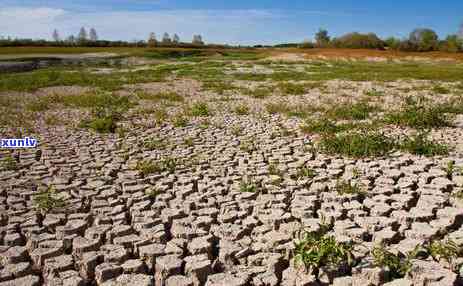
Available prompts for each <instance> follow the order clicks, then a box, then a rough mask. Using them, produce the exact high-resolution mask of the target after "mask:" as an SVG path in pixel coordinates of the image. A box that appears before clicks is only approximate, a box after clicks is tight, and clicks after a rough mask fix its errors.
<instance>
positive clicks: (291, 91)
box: [278, 82, 305, 95]
mask: <svg viewBox="0 0 463 286" xmlns="http://www.w3.org/2000/svg"><path fill="white" fill-rule="evenodd" d="M278 88H279V89H280V90H281V92H282V93H283V94H284V95H302V94H304V93H305V86H304V85H303V84H295V83H291V82H282V83H280V84H279V85H278Z"/></svg>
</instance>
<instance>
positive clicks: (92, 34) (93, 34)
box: [90, 28, 98, 42]
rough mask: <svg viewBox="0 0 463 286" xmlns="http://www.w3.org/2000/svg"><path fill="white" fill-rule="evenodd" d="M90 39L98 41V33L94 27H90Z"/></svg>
mask: <svg viewBox="0 0 463 286" xmlns="http://www.w3.org/2000/svg"><path fill="white" fill-rule="evenodd" d="M90 41H92V42H96V41H98V34H97V33H96V30H95V29H94V28H91V29H90Z"/></svg>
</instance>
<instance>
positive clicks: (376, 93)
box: [365, 88, 384, 97]
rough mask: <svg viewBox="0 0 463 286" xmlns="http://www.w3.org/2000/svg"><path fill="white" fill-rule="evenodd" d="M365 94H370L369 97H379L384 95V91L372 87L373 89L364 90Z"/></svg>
mask: <svg viewBox="0 0 463 286" xmlns="http://www.w3.org/2000/svg"><path fill="white" fill-rule="evenodd" d="M365 95H366V96H370V97H381V96H384V92H382V91H379V90H377V89H375V88H373V89H370V90H367V91H365Z"/></svg>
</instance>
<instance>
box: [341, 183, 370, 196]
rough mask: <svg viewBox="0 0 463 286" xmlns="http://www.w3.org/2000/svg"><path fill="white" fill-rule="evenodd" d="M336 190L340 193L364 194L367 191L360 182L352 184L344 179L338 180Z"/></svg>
mask: <svg viewBox="0 0 463 286" xmlns="http://www.w3.org/2000/svg"><path fill="white" fill-rule="evenodd" d="M334 190H335V191H336V192H337V193H338V194H340V195H355V194H360V195H363V194H364V193H365V191H364V190H363V189H362V188H361V187H360V185H359V184H357V183H354V184H352V183H351V182H348V181H344V180H340V181H337V182H336V186H335V187H334Z"/></svg>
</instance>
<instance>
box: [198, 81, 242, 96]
mask: <svg viewBox="0 0 463 286" xmlns="http://www.w3.org/2000/svg"><path fill="white" fill-rule="evenodd" d="M203 89H205V90H212V91H214V92H215V93H217V94H224V93H225V92H226V91H230V90H235V89H236V86H234V85H233V84H232V83H230V82H225V81H206V82H204V83H203Z"/></svg>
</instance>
